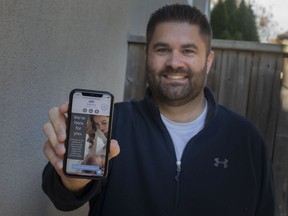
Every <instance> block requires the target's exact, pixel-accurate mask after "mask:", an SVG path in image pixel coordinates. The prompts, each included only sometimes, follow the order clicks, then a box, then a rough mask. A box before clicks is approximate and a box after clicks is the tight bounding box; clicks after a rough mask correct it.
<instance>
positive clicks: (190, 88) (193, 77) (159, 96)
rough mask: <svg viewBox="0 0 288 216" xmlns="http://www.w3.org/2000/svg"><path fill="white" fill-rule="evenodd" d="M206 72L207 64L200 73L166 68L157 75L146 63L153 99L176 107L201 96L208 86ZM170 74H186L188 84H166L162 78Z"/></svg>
mask: <svg viewBox="0 0 288 216" xmlns="http://www.w3.org/2000/svg"><path fill="white" fill-rule="evenodd" d="M206 71H207V66H206V64H205V66H204V67H203V68H202V69H201V70H200V71H196V72H192V71H190V70H184V69H177V70H173V69H171V68H169V67H166V68H164V69H162V70H160V71H159V73H157V72H156V71H155V70H154V69H153V68H152V67H151V66H150V65H149V64H148V63H147V62H146V74H147V80H148V84H149V87H150V89H151V91H152V95H153V97H154V98H155V99H156V100H157V101H159V102H160V103H163V104H166V105H168V106H174V107H175V106H181V105H184V104H187V103H189V102H190V101H192V100H194V99H195V98H196V97H197V96H199V95H200V94H201V92H202V91H203V88H204V87H205V85H206V79H207V73H206ZM169 73H173V74H176V73H181V74H186V76H187V82H186V83H185V84H180V83H177V82H175V83H173V82H170V83H165V81H163V79H161V77H162V76H163V75H164V74H169Z"/></svg>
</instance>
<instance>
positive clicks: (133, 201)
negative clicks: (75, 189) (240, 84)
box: [42, 88, 274, 216]
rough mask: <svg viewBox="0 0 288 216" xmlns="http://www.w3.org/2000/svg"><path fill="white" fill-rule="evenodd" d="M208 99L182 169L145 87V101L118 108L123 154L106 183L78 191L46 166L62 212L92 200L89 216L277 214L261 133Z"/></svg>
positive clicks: (46, 181) (49, 189)
mask: <svg viewBox="0 0 288 216" xmlns="http://www.w3.org/2000/svg"><path fill="white" fill-rule="evenodd" d="M205 97H206V99H207V101H208V114H207V117H206V123H205V127H204V129H203V130H202V131H200V132H199V133H198V134H197V135H196V136H195V137H193V138H192V139H191V140H190V141H189V142H188V144H187V146H186V148H185V150H184V152H183V155H182V159H181V170H180V169H178V170H177V166H176V155H175V151H174V146H173V143H172V140H171V137H170V135H169V133H168V131H167V129H166V127H165V125H164V124H163V122H162V120H161V117H160V113H159V110H158V108H157V106H156V105H155V104H154V102H153V100H152V98H151V94H150V91H149V89H148V91H147V94H146V97H145V98H144V100H142V101H131V102H124V103H119V104H116V106H115V112H114V121H113V138H114V139H117V140H118V142H119V145H120V148H121V152H120V155H119V156H117V157H115V158H114V159H112V160H111V161H110V166H111V169H110V172H109V175H108V178H107V179H106V180H102V181H92V182H91V183H90V184H89V185H88V186H87V187H86V188H85V190H84V191H83V193H82V194H81V195H80V196H75V195H74V194H72V193H70V192H69V191H67V190H66V189H65V188H64V187H63V185H62V184H61V181H60V179H59V176H58V175H57V173H56V172H55V170H54V169H53V167H52V166H51V164H49V163H48V165H47V166H46V167H45V169H44V172H43V184H42V187H43V190H44V191H45V193H46V194H47V195H48V196H49V197H50V199H51V200H52V202H53V203H54V205H55V206H56V207H57V208H58V209H60V210H63V211H70V210H74V209H76V208H78V207H79V206H81V205H83V204H84V203H85V202H87V201H89V202H90V212H89V215H99V216H114V215H115V216H116V215H117V216H129V215H131V216H142V215H143V216H148V215H149V216H150V215H151V216H154V215H155V216H162V215H163V216H164V215H165V216H188V215H189V216H194V215H195V216H211V215H217V216H272V215H274V214H273V213H274V192H273V178H272V170H271V164H270V160H269V158H268V154H267V148H266V145H265V142H264V141H263V138H262V136H261V135H260V134H259V132H258V131H257V129H256V128H255V127H254V126H253V125H252V124H250V123H249V122H248V121H247V120H246V119H245V118H243V117H241V116H240V115H238V114H236V113H234V112H231V111H229V110H228V109H226V108H224V107H223V106H220V105H218V104H217V103H216V102H215V99H214V97H213V95H212V93H211V92H210V90H209V89H208V88H205ZM178 168H179V167H178Z"/></svg>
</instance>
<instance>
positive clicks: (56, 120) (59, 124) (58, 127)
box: [49, 105, 66, 142]
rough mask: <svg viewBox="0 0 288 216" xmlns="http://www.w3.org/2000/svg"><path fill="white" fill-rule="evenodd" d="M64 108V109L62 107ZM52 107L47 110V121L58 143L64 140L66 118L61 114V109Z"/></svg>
mask: <svg viewBox="0 0 288 216" xmlns="http://www.w3.org/2000/svg"><path fill="white" fill-rule="evenodd" d="M63 106H64V105H63ZM64 108H65V107H64ZM64 108H62V110H61V111H60V108H58V107H54V108H52V109H50V110H49V119H50V122H51V124H52V125H53V128H54V130H55V134H56V136H57V139H58V141H59V142H64V141H65V139H66V117H65V115H64V113H62V111H63V109H64Z"/></svg>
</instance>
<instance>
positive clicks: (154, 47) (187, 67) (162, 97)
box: [146, 22, 214, 106]
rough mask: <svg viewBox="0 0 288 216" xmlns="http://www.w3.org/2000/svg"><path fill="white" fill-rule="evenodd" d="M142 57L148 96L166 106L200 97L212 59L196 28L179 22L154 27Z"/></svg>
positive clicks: (181, 103) (211, 53) (180, 103)
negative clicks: (144, 64) (144, 62)
mask: <svg viewBox="0 0 288 216" xmlns="http://www.w3.org/2000/svg"><path fill="white" fill-rule="evenodd" d="M146 54H147V58H146V73H147V78H148V83H149V86H150V89H151V91H152V94H153V96H154V97H155V99H156V100H157V101H158V102H160V103H164V104H166V105H170V106H180V105H183V104H186V103H188V102H189V101H191V100H193V99H195V98H196V97H197V96H199V95H200V93H201V92H202V91H203V88H204V86H205V84H206V77H207V73H208V70H209V69H210V67H211V65H212V62H213V56H214V55H213V52H210V53H209V55H208V58H207V47H206V45H205V42H204V40H203V39H202V38H201V36H200V34H199V27H198V26H195V25H190V24H188V23H183V22H182V23H181V22H164V23H160V24H158V25H157V26H156V28H155V32H154V34H153V36H152V38H151V42H150V43H149V45H148V47H147V51H146Z"/></svg>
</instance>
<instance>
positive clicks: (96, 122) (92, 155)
mask: <svg viewBox="0 0 288 216" xmlns="http://www.w3.org/2000/svg"><path fill="white" fill-rule="evenodd" d="M111 100H112V98H111V96H110V95H109V94H102V93H101V94H97V97H94V96H90V95H89V96H83V95H82V93H80V92H76V93H74V95H73V103H72V110H71V122H70V131H69V138H70V139H69V140H70V141H69V143H68V149H67V164H66V172H67V173H69V174H75V175H77V174H78V175H87V176H103V175H104V171H105V170H104V168H105V167H104V166H105V159H106V144H107V136H108V135H109V134H108V128H109V122H110V121H109V119H110V116H109V115H110V109H111Z"/></svg>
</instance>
